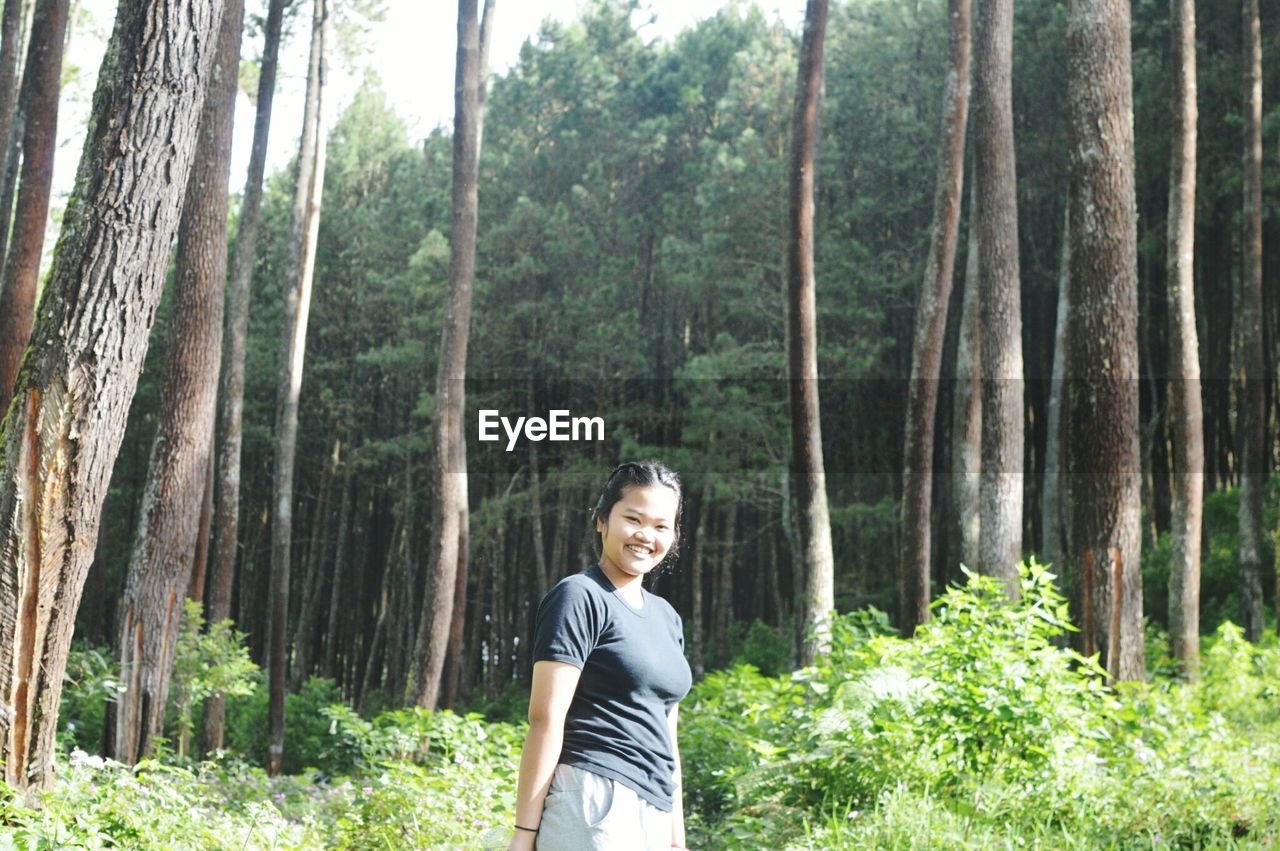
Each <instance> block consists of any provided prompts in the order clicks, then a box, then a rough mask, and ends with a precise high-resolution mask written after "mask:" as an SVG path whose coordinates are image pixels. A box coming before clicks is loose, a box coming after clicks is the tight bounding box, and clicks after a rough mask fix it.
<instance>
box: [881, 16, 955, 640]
mask: <svg viewBox="0 0 1280 851" xmlns="http://www.w3.org/2000/svg"><path fill="white" fill-rule="evenodd" d="M948 15H949V20H950V26H949V30H948V42H949V45H950V50H951V65H950V67H949V68H948V69H947V78H946V83H945V84H944V86H943V93H942V134H941V135H942V138H941V146H940V147H941V151H940V153H941V156H939V158H938V185H937V189H936V190H935V193H934V197H933V231H932V238H931V239H930V241H929V259H928V261H927V262H926V264H925V273H924V283H923V285H922V286H921V289H920V300H919V302H918V303H917V304H916V326H915V344H914V346H913V348H912V353H911V384H910V387H909V396H908V399H907V422H906V431H905V435H906V437H905V440H904V445H905V451H904V453H903V454H904V461H903V470H902V505H901V515H900V518H901V520H900V525H901V529H902V544H901V551H900V552H899V554H898V575H899V577H900V592H901V596H900V597H899V609H898V618H899V628H900V629H901V630H902V634H903V635H905V636H908V637H910V636H911V635H913V634H915V630H916V627H917V626H919V625H921V624H923V623H925V622H926V621H928V620H929V572H930V571H929V567H930V564H931V563H932V560H931V558H930V555H931V549H932V548H931V540H930V539H931V535H930V531H931V522H932V518H933V427H934V420H935V418H936V416H937V408H938V376H939V374H940V372H941V367H942V342H943V337H944V336H945V333H946V329H947V305H948V304H949V303H950V300H951V279H952V277H953V276H954V274H955V262H956V242H957V239H958V233H959V229H960V203H961V201H962V200H963V198H962V193H963V191H964V138H965V127H966V126H967V124H968V115H969V0H950V2H949V4H948Z"/></svg>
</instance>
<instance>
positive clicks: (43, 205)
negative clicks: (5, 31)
mask: <svg viewBox="0 0 1280 851" xmlns="http://www.w3.org/2000/svg"><path fill="white" fill-rule="evenodd" d="M69 2H70V0H39V2H38V3H37V4H36V9H35V21H34V23H33V24H32V28H31V44H30V46H29V47H28V52H27V62H26V69H25V72H24V73H23V76H22V95H21V102H22V112H23V115H24V116H25V126H24V129H23V137H22V172H21V177H20V182H19V184H18V206H17V211H16V212H15V214H14V227H13V242H12V244H11V245H10V247H9V251H8V252H7V254H6V256H5V263H4V279H3V289H2V291H0V415H3V412H7V411H8V410H9V402H10V401H11V400H12V399H13V388H14V382H15V381H16V380H17V377H18V365H19V364H20V363H21V362H22V355H23V353H24V352H26V350H27V343H28V341H29V340H30V339H31V328H32V325H33V324H34V323H35V304H36V284H37V282H38V279H39V277H40V258H41V257H42V256H43V254H44V231H45V226H46V224H47V222H48V218H49V193H50V191H51V189H52V184H53V155H54V151H55V150H56V148H57V137H58V95H59V93H60V92H61V90H62V45H63V42H64V41H65V40H66V35H67V7H68V4H69ZM7 212H8V211H7V210H6V211H0V215H7Z"/></svg>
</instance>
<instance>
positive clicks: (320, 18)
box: [267, 0, 329, 775]
mask: <svg viewBox="0 0 1280 851" xmlns="http://www.w3.org/2000/svg"><path fill="white" fill-rule="evenodd" d="M313 10H314V11H313V18H312V23H311V58H310V70H309V72H308V74H307V101H306V108H305V111H304V114H303V119H302V121H303V129H302V142H301V145H300V146H299V150H298V181H297V186H296V187H295V191H294V201H293V225H292V233H291V237H290V241H289V265H288V277H287V279H286V287H287V290H286V293H285V311H284V313H285V320H284V345H283V351H282V354H281V358H280V382H279V386H278V388H277V394H278V395H277V398H276V452H275V463H274V470H273V474H272V482H273V485H274V491H275V494H274V511H273V512H272V523H271V625H270V634H271V642H270V647H271V652H270V663H269V668H270V677H269V687H270V697H269V701H268V706H267V715H268V720H269V724H270V728H271V731H270V744H269V745H268V746H267V773H268V774H271V775H277V774H279V773H280V771H281V767H282V765H283V761H284V693H285V686H286V670H285V669H286V667H287V656H286V652H285V651H286V645H287V644H288V632H289V623H288V620H289V569H290V562H291V560H292V557H293V554H292V544H293V472H294V470H293V467H294V454H295V452H296V450H297V439H298V398H299V396H300V395H301V392H302V365H303V360H304V358H305V356H306V342H307V317H308V315H309V313H310V310H311V282H312V277H313V274H314V272H315V260H316V234H317V232H318V231H319V229H320V202H321V197H322V193H323V190H324V161H325V142H326V137H325V132H324V118H323V104H324V87H325V83H326V78H327V77H328V73H329V70H328V62H327V61H326V59H325V52H326V50H327V42H328V39H329V36H328V32H327V30H328V24H329V7H328V3H327V0H315V5H314V6H313Z"/></svg>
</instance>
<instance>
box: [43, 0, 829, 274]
mask: <svg viewBox="0 0 1280 851" xmlns="http://www.w3.org/2000/svg"><path fill="white" fill-rule="evenodd" d="M294 2H295V3H296V4H298V5H299V6H300V7H301V9H300V11H301V12H302V13H303V14H301V15H300V16H299V19H298V22H297V24H295V27H294V29H295V32H294V33H293V37H292V38H291V39H290V41H289V42H288V43H286V44H285V45H284V48H283V50H282V53H281V60H280V62H281V65H280V74H279V80H278V83H277V90H276V97H275V104H274V107H273V116H272V122H271V138H270V144H269V147H268V156H267V160H268V162H267V172H268V173H271V172H273V171H275V170H277V169H279V168H281V167H283V166H284V165H285V164H286V163H287V162H288V161H289V159H290V157H291V156H292V155H293V152H294V150H295V149H296V148H297V145H298V134H299V132H300V128H301V123H302V98H303V89H304V88H305V85H306V77H305V72H306V51H307V46H308V38H309V34H310V11H309V10H310V6H311V4H310V3H309V2H307V0H294ZM338 2H341V0H338ZM730 2H739V3H741V5H744V6H745V5H748V3H749V0H647V2H642V3H641V7H642V8H641V10H640V11H639V12H637V14H636V17H635V21H636V23H637V25H640V24H641V23H643V22H645V21H647V20H648V19H649V18H650V17H652V18H653V19H654V20H653V21H652V22H651V23H644V25H643V27H642V28H641V30H640V31H641V33H642V35H644V36H645V37H647V38H655V39H659V38H660V39H670V38H672V37H673V36H674V35H675V34H677V33H679V32H680V31H681V30H683V29H685V28H687V27H689V26H691V25H692V24H694V23H695V22H697V21H699V20H701V19H703V18H706V17H709V16H711V15H713V14H715V12H716V11H717V10H718V9H720V8H722V7H723V6H726V5H728V4H729V3H730ZM756 2H757V5H759V6H760V7H761V8H762V9H764V10H765V11H766V13H768V14H770V15H771V16H772V15H781V16H782V18H783V20H785V21H786V22H787V23H788V24H789V25H791V26H792V27H798V26H799V24H800V22H801V21H802V19H803V17H804V5H805V4H804V0H756ZM584 4H585V0H500V2H499V3H498V5H497V11H496V15H497V18H496V19H495V27H494V33H493V45H492V47H491V55H490V64H491V66H492V70H493V71H494V72H496V73H501V72H503V71H505V70H506V69H508V68H510V67H511V66H512V65H513V64H514V63H515V62H516V60H517V59H518V58H519V53H520V46H521V45H522V44H523V43H524V42H525V40H526V39H530V38H534V37H536V35H537V32H538V28H539V25H540V24H541V22H542V21H543V20H545V19H546V18H554V19H557V20H560V21H569V20H573V19H574V18H576V17H577V16H578V14H579V12H580V11H581V9H582V7H583V6H584ZM73 5H74V6H76V7H77V10H78V11H77V13H76V14H77V17H78V20H74V21H73V29H72V33H71V42H70V45H69V48H70V49H69V53H68V56H67V61H68V63H69V64H70V65H72V66H75V67H76V68H78V69H79V74H78V76H76V77H74V78H73V79H72V80H71V81H70V82H69V83H68V85H67V87H66V89H65V90H64V100H63V106H62V112H61V114H60V115H59V121H58V129H59V133H58V137H59V150H58V157H57V161H56V163H55V166H54V191H55V201H54V203H55V206H57V207H61V206H64V205H65V203H66V196H67V195H68V194H70V190H71V187H72V184H73V182H74V179H75V170H76V165H77V162H78V161H79V158H80V153H81V149H82V147H83V143H84V127H85V122H86V118H87V115H88V110H89V102H90V100H91V98H92V93H93V86H94V82H95V80H94V78H95V77H96V75H97V72H98V66H99V64H100V63H101V61H102V53H103V50H104V48H105V45H106V40H107V38H108V37H109V35H110V32H111V26H112V23H113V19H114V16H115V3H114V2H113V0H76V2H75V3H74V4H73ZM481 5H482V6H483V2H482V3H481ZM265 7H266V3H265V2H264V0H247V11H248V12H249V13H250V14H255V13H256V14H265ZM386 9H387V14H386V19H385V20H384V21H383V22H382V23H379V24H375V25H374V26H373V28H372V31H371V32H370V34H369V36H368V38H367V43H368V48H369V49H368V51H367V54H366V56H365V58H364V59H363V60H362V63H363V64H362V67H361V68H342V67H339V68H338V69H337V70H338V71H339V73H338V74H336V75H335V77H336V79H335V81H334V86H333V88H334V94H333V97H332V98H331V99H330V101H329V102H330V103H333V104H335V108H334V109H333V110H330V111H329V112H328V116H327V120H328V121H330V122H331V121H332V120H333V118H334V117H335V116H336V115H337V114H338V113H339V112H340V111H341V110H342V109H343V108H345V106H346V105H347V104H348V103H350V101H351V97H352V95H353V94H354V93H355V91H356V89H357V87H358V86H359V84H360V81H361V79H362V78H363V68H364V67H368V68H372V69H374V70H375V71H377V73H378V75H379V76H380V77H381V78H382V85H383V88H384V89H385V90H386V92H387V95H388V97H389V99H390V101H391V104H392V107H393V108H394V109H395V110H396V112H397V113H399V114H400V116H401V117H403V118H404V119H405V120H406V122H407V123H408V125H409V129H410V133H411V134H412V137H413V138H420V137H422V136H425V135H426V134H427V133H428V132H429V131H430V130H431V129H432V128H434V127H436V126H448V125H450V124H451V123H452V121H453V72H454V47H455V44H456V40H457V31H456V30H457V6H456V4H454V3H453V2H451V0H386ZM261 51H262V43H261V39H260V38H258V39H255V40H253V41H250V42H246V43H245V45H244V47H243V48H242V53H243V55H244V56H245V57H251V58H256V57H258V56H259V55H260V54H261ZM235 127H236V133H235V146H234V149H233V155H232V175H231V190H232V191H233V192H237V193H238V192H240V191H241V188H242V187H243V185H244V175H245V171H246V169H247V168H248V161H249V148H250V144H251V142H252V136H253V108H252V105H251V104H250V103H249V100H248V98H246V97H245V96H244V95H241V96H240V98H239V101H238V103H237V108H236V120H235ZM51 230H53V229H51ZM56 237H57V234H56V233H50V234H49V237H48V240H47V246H48V247H49V248H51V247H52V245H53V241H54V240H55V239H56Z"/></svg>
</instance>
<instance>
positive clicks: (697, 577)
mask: <svg viewBox="0 0 1280 851" xmlns="http://www.w3.org/2000/svg"><path fill="white" fill-rule="evenodd" d="M711 490H712V484H711V481H710V479H709V478H708V479H707V481H706V482H705V483H704V484H703V485H702V494H701V496H699V498H698V525H697V527H696V530H695V531H694V533H693V557H692V558H691V559H690V568H689V581H690V583H692V586H693V588H692V594H691V595H690V596H691V597H692V601H691V602H690V608H691V609H692V610H693V612H692V614H691V616H690V621H689V664H690V665H692V666H693V678H694V680H695V681H696V680H701V679H702V678H703V676H704V675H705V674H706V672H707V666H706V653H705V652H704V649H703V636H704V635H705V634H706V629H705V627H704V626H703V622H702V620H703V619H702V563H703V562H704V561H705V560H706V552H707V534H708V531H707V527H708V525H709V524H708V523H707V520H708V519H709V518H710V515H711Z"/></svg>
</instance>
